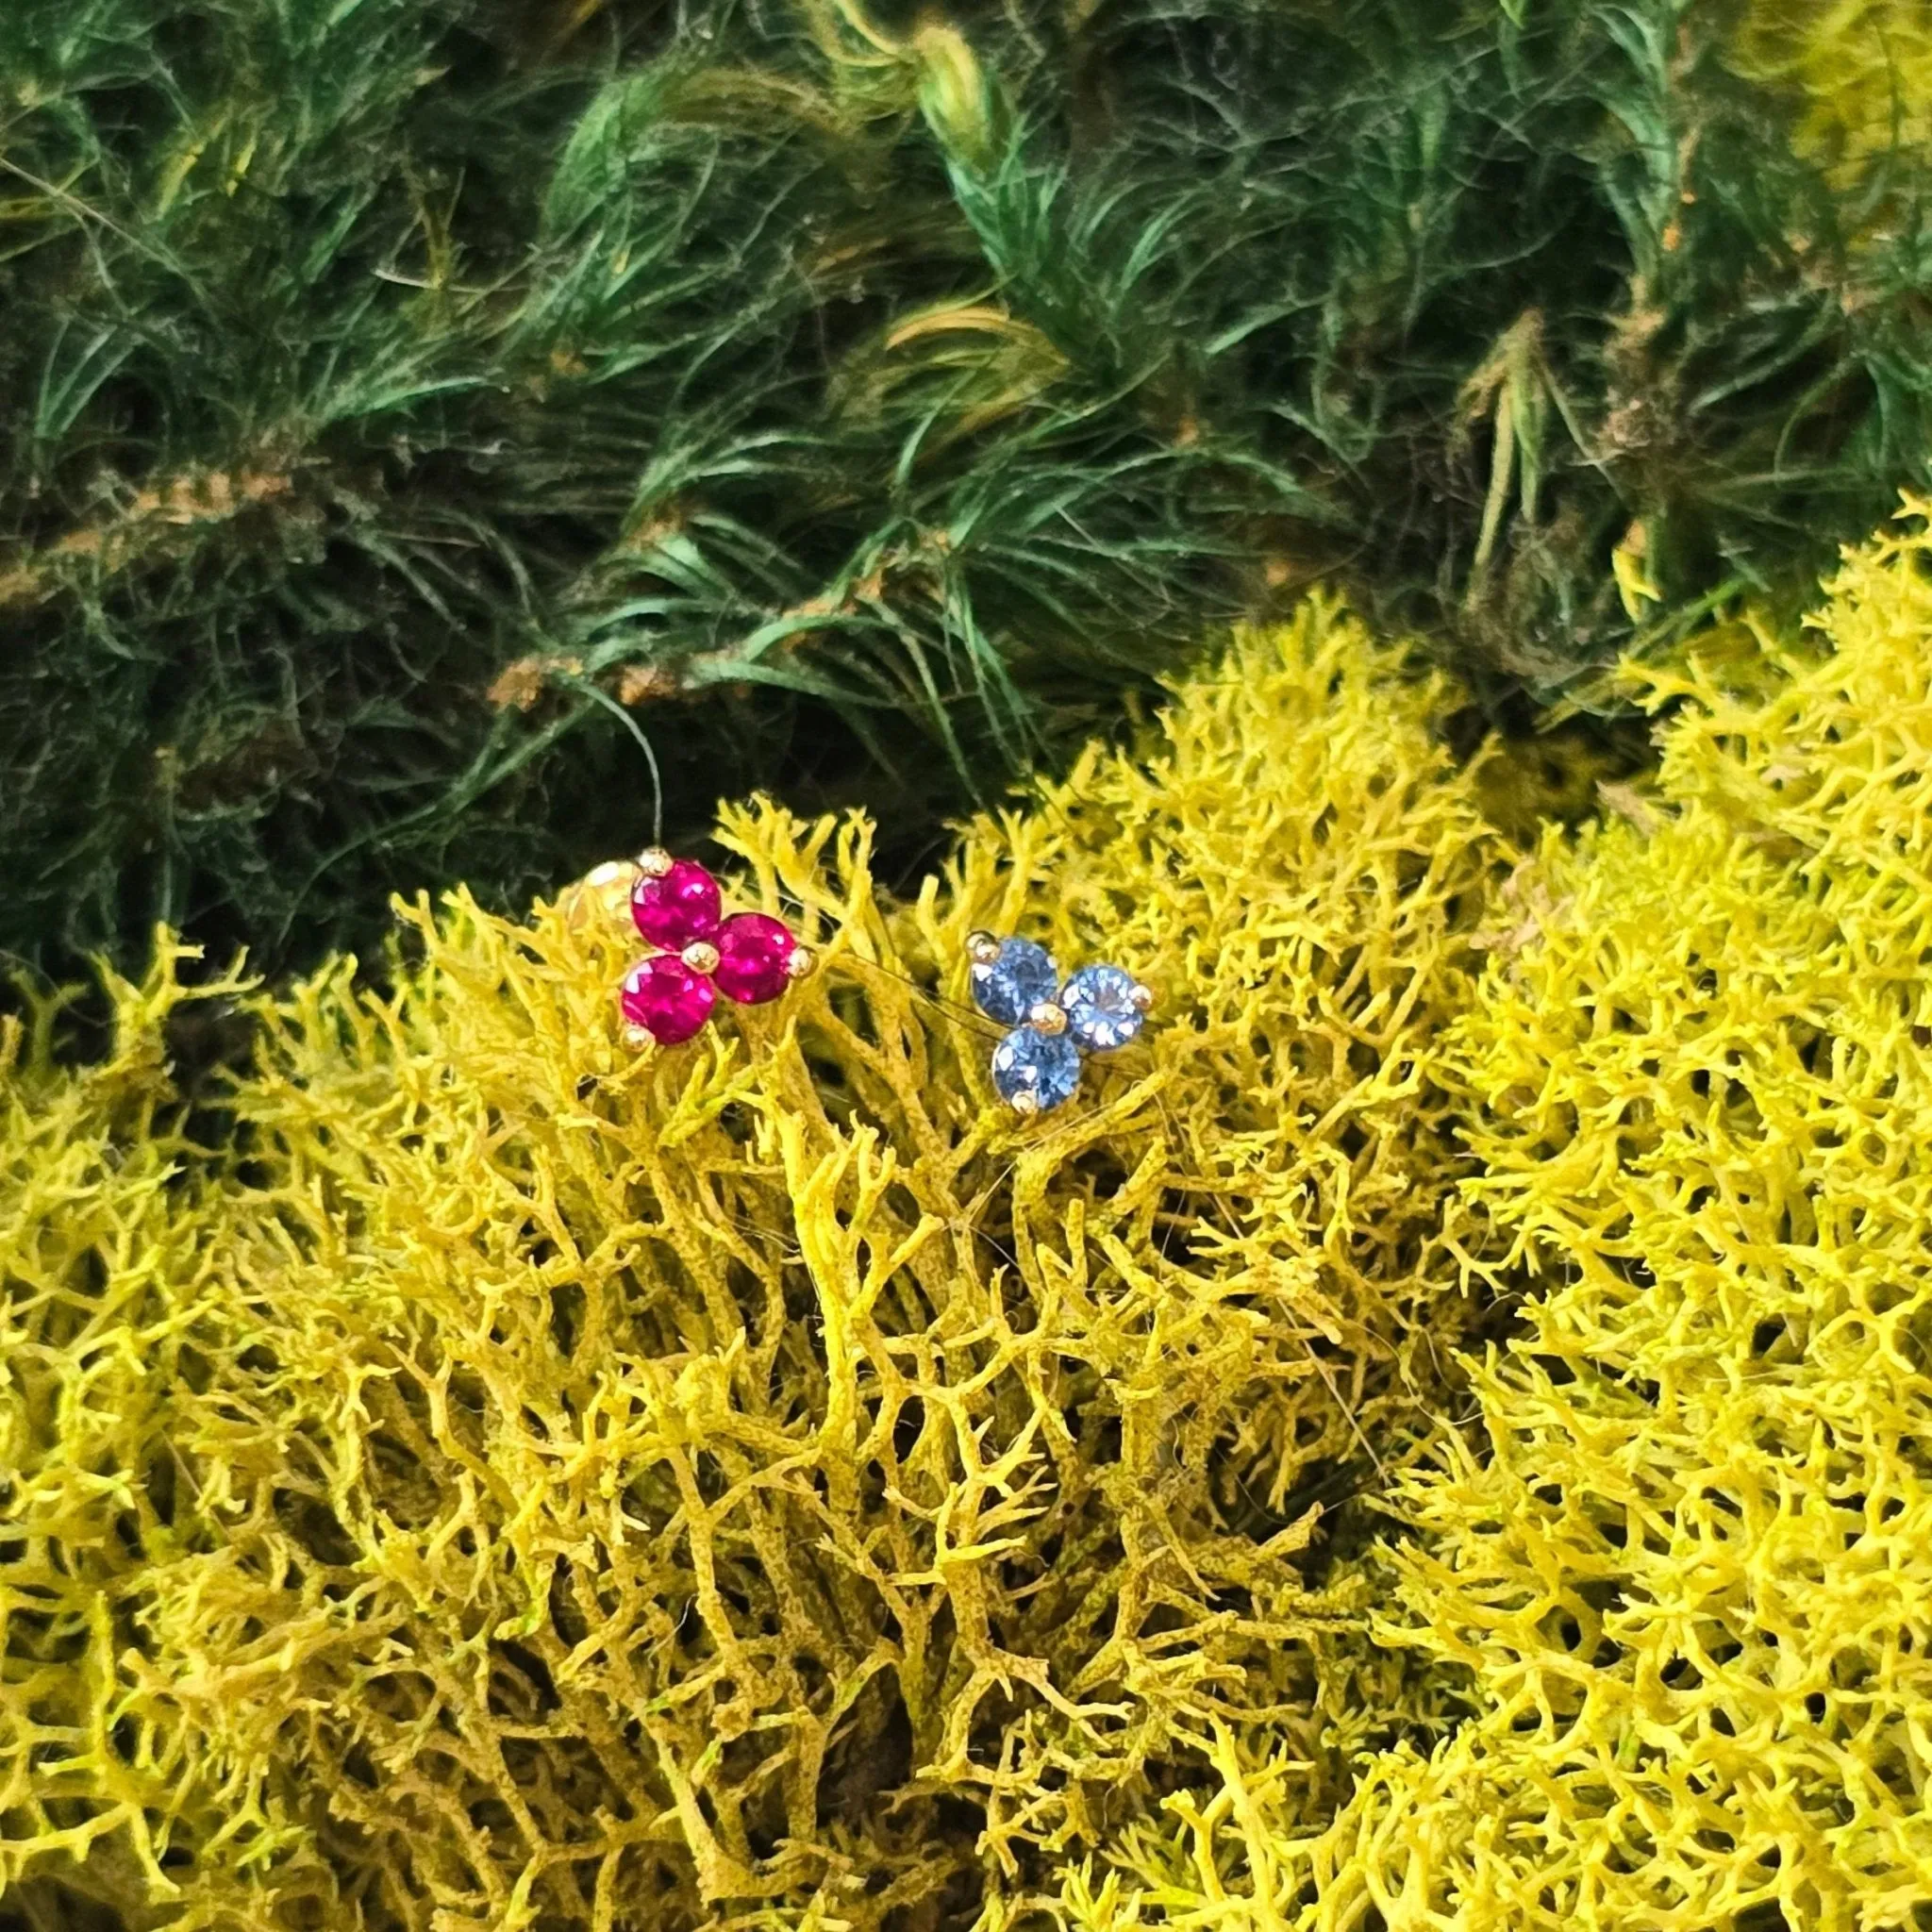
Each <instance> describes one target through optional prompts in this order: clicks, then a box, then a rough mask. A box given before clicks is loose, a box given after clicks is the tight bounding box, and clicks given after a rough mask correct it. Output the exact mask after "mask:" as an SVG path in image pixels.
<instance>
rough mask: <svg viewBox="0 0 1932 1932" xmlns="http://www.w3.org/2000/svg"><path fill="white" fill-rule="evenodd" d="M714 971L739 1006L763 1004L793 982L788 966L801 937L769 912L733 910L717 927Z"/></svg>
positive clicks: (722, 989) (724, 989) (723, 989)
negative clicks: (716, 951) (789, 930)
mask: <svg viewBox="0 0 1932 1932" xmlns="http://www.w3.org/2000/svg"><path fill="white" fill-rule="evenodd" d="M713 943H714V944H715V945H716V946H717V948H718V971H717V974H715V975H714V976H715V977H716V979H717V981H718V988H719V991H721V992H725V993H728V994H729V995H730V996H731V997H732V998H733V999H735V1000H736V1001H737V1002H738V1003H739V1005H740V1006H743V1007H761V1006H763V1005H764V1003H765V1002H766V1001H767V1000H774V999H776V998H777V997H778V995H779V994H780V993H781V992H783V991H785V989H786V988H787V987H788V986H789V985H791V974H789V973H788V972H787V971H786V970H785V969H786V967H787V966H788V965H789V964H790V963H791V956H792V954H793V953H795V952H797V950H798V941H796V940H795V939H793V938H792V937H791V934H790V933H789V932H788V931H787V930H786V929H785V927H784V926H783V925H782V924H780V923H779V922H778V921H777V920H775V919H774V918H772V917H771V915H770V914H769V913H764V912H734V913H733V914H732V915H731V917H730V918H729V919H727V920H726V921H725V922H724V924H723V925H721V926H720V927H719V928H718V937H717V939H716V941H713Z"/></svg>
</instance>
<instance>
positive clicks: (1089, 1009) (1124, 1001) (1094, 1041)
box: [1060, 966, 1147, 1053]
mask: <svg viewBox="0 0 1932 1932" xmlns="http://www.w3.org/2000/svg"><path fill="white" fill-rule="evenodd" d="M1139 990H1140V987H1139V983H1138V982H1137V981H1136V979H1135V978H1134V975H1133V974H1131V973H1124V972H1122V970H1121V969H1120V968H1119V967H1118V966H1083V967H1081V969H1080V970H1079V972H1077V973H1076V974H1074V976H1073V977H1072V978H1071V979H1070V980H1068V981H1067V983H1066V987H1065V989H1064V990H1063V991H1061V993H1060V1005H1061V1006H1063V1007H1064V1008H1066V1009H1067V1031H1068V1032H1069V1033H1070V1034H1072V1035H1073V1037H1074V1042H1075V1044H1076V1045H1078V1046H1080V1047H1081V1048H1083V1049H1084V1050H1085V1051H1086V1052H1088V1053H1111V1052H1112V1051H1113V1049H1114V1048H1115V1047H1117V1046H1124V1045H1126V1043H1127V1041H1130V1040H1132V1039H1134V1038H1135V1037H1136V1036H1137V1035H1138V1034H1139V1033H1140V1031H1141V1027H1142V1026H1144V1025H1145V1024H1147V1016H1146V1014H1144V1013H1143V1012H1141V1008H1139V1007H1137V1006H1136V1005H1135V1004H1134V994H1135V993H1136V992H1137V991H1139Z"/></svg>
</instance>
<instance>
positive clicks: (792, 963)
mask: <svg viewBox="0 0 1932 1932" xmlns="http://www.w3.org/2000/svg"><path fill="white" fill-rule="evenodd" d="M818 963H819V956H818V955H817V954H816V953H814V952H813V951H812V949H811V948H810V947H809V946H793V947H792V949H791V958H789V959H787V960H786V962H785V976H786V977H787V978H788V979H804V978H805V977H806V976H807V975H808V974H811V973H814V972H816V971H817V970H818Z"/></svg>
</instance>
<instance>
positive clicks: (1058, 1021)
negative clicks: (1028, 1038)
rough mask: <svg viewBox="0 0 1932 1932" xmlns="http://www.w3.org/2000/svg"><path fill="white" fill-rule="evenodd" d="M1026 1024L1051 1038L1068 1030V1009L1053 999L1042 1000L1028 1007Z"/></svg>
mask: <svg viewBox="0 0 1932 1932" xmlns="http://www.w3.org/2000/svg"><path fill="white" fill-rule="evenodd" d="M1026 1024H1027V1025H1029V1026H1030V1027H1032V1028H1033V1030H1034V1032H1036V1033H1044V1034H1045V1035H1046V1037H1047V1038H1048V1039H1049V1040H1051V1039H1053V1038H1055V1037H1056V1036H1057V1035H1058V1034H1061V1033H1064V1032H1065V1031H1066V1030H1067V1009H1066V1008H1064V1007H1062V1006H1058V1005H1057V1004H1056V1003H1055V1002H1054V1001H1052V1000H1041V1001H1039V1002H1037V1003H1036V1004H1035V1005H1033V1006H1030V1007H1028V1008H1026Z"/></svg>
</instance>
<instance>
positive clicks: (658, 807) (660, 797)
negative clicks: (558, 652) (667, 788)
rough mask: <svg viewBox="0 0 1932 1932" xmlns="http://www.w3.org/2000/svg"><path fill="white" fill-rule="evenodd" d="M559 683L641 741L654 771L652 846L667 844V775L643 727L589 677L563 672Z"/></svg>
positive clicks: (645, 758) (652, 783)
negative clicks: (665, 818) (606, 714)
mask: <svg viewBox="0 0 1932 1932" xmlns="http://www.w3.org/2000/svg"><path fill="white" fill-rule="evenodd" d="M558 681H559V682H560V683H563V684H567V685H568V686H570V688H571V689H572V690H573V691H580V692H582V694H583V695H584V696H585V697H587V698H591V699H594V700H595V701H596V702H597V703H598V704H600V705H602V706H603V707H604V708H605V709H606V710H607V711H608V712H609V713H610V714H611V715H612V716H613V717H614V718H615V719H616V720H617V722H618V723H619V724H622V725H623V726H624V728H625V730H626V731H628V732H629V733H630V735H631V736H632V737H633V738H635V739H636V740H637V741H638V744H639V747H640V748H641V750H642V752H643V754H644V762H645V763H646V764H648V765H649V766H650V768H651V843H652V844H653V845H661V844H663V842H664V774H663V772H662V771H661V770H660V769H659V768H658V754H657V752H656V750H655V749H653V747H652V744H651V741H650V740H649V739H648V738H646V737H645V736H644V733H643V727H642V726H641V724H639V723H638V721H637V720H636V719H635V718H633V717H632V716H631V714H630V713H629V712H628V711H626V710H625V708H624V707H623V706H622V705H620V704H619V703H618V702H617V700H616V699H615V698H614V697H612V696H611V695H610V693H609V692H608V691H603V690H600V689H599V688H598V687H597V686H596V685H594V684H592V683H591V681H590V679H589V678H587V677H579V676H578V675H576V674H575V672H571V671H563V672H559V673H558Z"/></svg>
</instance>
